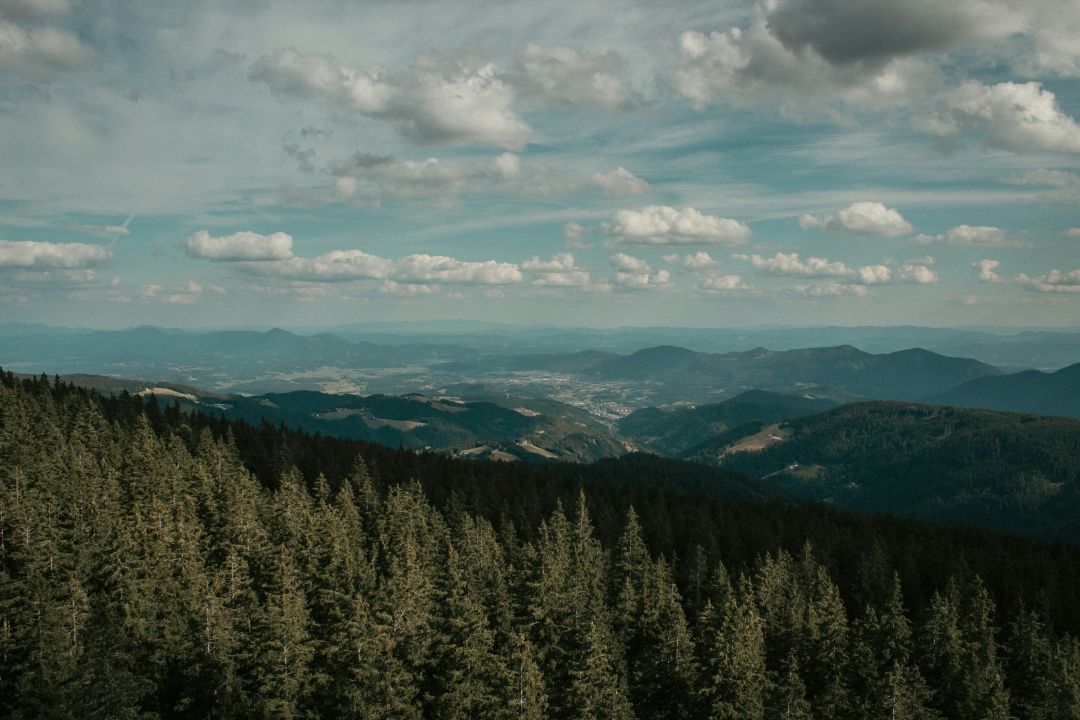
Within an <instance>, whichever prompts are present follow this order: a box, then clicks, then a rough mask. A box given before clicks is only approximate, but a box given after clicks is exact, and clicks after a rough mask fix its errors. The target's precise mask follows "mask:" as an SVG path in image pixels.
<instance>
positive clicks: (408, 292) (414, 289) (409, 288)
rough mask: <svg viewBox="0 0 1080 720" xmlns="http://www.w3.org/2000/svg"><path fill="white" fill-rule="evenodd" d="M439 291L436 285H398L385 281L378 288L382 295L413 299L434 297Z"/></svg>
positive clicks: (391, 281)
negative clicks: (417, 296) (424, 296)
mask: <svg viewBox="0 0 1080 720" xmlns="http://www.w3.org/2000/svg"><path fill="white" fill-rule="evenodd" d="M440 291H441V288H440V287H439V286H438V285H424V284H420V283H398V282H394V281H393V280H386V281H385V282H383V284H382V285H380V286H379V292H381V293H383V294H384V295H401V296H405V297H413V296H416V295H435V294H437V293H439V292H440Z"/></svg>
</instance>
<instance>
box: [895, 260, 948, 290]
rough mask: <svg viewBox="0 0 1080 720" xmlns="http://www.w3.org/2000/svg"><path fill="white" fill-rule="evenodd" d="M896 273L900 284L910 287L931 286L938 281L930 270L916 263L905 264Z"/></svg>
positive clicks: (936, 276)
mask: <svg viewBox="0 0 1080 720" xmlns="http://www.w3.org/2000/svg"><path fill="white" fill-rule="evenodd" d="M896 272H897V275H898V276H899V278H900V280H901V281H902V282H905V283H909V284H912V285H931V284H933V283H936V282H937V281H938V280H939V279H940V278H939V276H938V274H937V273H936V272H934V271H933V270H932V269H930V268H929V267H927V266H926V265H923V264H918V263H905V264H903V265H901V266H900V267H898V268H897V269H896Z"/></svg>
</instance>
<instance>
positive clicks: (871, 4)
mask: <svg viewBox="0 0 1080 720" xmlns="http://www.w3.org/2000/svg"><path fill="white" fill-rule="evenodd" d="M766 19H767V22H768V26H769V28H770V30H771V31H772V32H773V33H774V34H775V36H776V37H777V39H779V40H780V42H781V43H783V45H784V47H786V48H788V49H789V50H791V51H794V52H801V51H804V50H807V49H811V50H813V51H814V52H815V53H816V54H817V55H818V56H820V57H821V58H824V59H825V60H826V61H828V62H830V63H832V64H836V65H848V64H853V63H861V64H865V65H868V66H871V67H878V66H880V65H882V64H884V63H886V62H888V61H889V60H891V59H893V58H895V57H900V56H904V55H912V54H915V53H917V52H922V51H927V50H942V49H945V48H948V47H949V46H951V45H954V44H955V43H957V42H958V41H960V40H962V39H965V38H967V37H970V36H971V35H972V34H973V31H974V29H975V25H976V23H975V18H974V17H973V16H972V13H970V11H969V9H968V4H967V3H962V2H959V3H940V2H936V1H935V0H894V1H893V2H888V3H882V2H879V0H843V1H838V0H779V1H777V2H772V3H769V10H768V13H767V15H766Z"/></svg>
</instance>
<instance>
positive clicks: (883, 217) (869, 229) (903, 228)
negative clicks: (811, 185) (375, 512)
mask: <svg viewBox="0 0 1080 720" xmlns="http://www.w3.org/2000/svg"><path fill="white" fill-rule="evenodd" d="M799 225H800V226H801V227H802V228H803V229H808V228H821V229H823V230H825V231H827V232H834V233H846V234H848V235H880V236H885V237H896V236H898V235H906V234H908V233H909V232H911V230H912V227H911V223H909V222H908V221H907V220H905V219H904V217H903V216H902V215H901V214H900V213H899V211H897V210H894V209H893V208H889V207H886V206H885V205H884V204H883V203H880V202H855V203H852V204H851V205H849V206H848V207H846V208H844V209H843V210H840V211H839V212H837V213H836V214H834V215H809V214H806V215H802V216H800V217H799Z"/></svg>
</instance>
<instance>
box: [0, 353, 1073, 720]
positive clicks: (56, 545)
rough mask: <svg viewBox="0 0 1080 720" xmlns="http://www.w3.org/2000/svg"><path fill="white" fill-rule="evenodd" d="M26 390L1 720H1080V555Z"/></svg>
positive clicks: (0, 497)
mask: <svg viewBox="0 0 1080 720" xmlns="http://www.w3.org/2000/svg"><path fill="white" fill-rule="evenodd" d="M2 380H3V382H2V383H0V479H2V487H0V715H2V716H4V717H11V718H46V717H47V718H65V717H70V718H97V717H101V718H106V717H109V718H136V717H138V718H205V717H222V718H224V717H244V718H246V717H259V718H262V717H266V718H271V717H273V718H299V717H357V718H556V719H560V720H562V719H567V720H568V719H570V718H582V719H585V718H590V719H591V718H606V719H629V718H639V719H642V720H644V719H646V718H650V719H651V718H672V719H675V718H750V719H758V718H770V719H772V718H789V719H794V718H852V719H855V718H893V719H900V718H959V719H965V720H967V719H970V720H975V719H984V718H986V719H994V720H997V719H1001V720H1005V719H1006V718H1018V719H1019V720H1028V719H1036V718H1037V719H1040V720H1050V719H1054V720H1057V719H1063V718H1078V717H1080V642H1078V641H1077V639H1076V636H1077V632H1078V631H1080V607H1078V605H1080V603H1078V602H1077V599H1078V598H1080V551H1078V550H1077V549H1075V548H1073V547H1070V546H1064V545H1050V544H1041V543H1036V542H1033V541H1028V540H1022V539H1018V538H1013V537H1010V536H1007V535H1003V534H996V533H992V532H988V531H981V530H975V529H970V528H962V527H946V526H936V525H928V524H923V523H920V522H918V521H915V520H909V519H898V518H889V517H884V516H871V515H857V514H851V513H845V512H842V511H839V510H835V509H830V508H827V507H824V506H821V505H808V504H807V505H797V504H789V503H784V502H781V501H779V500H775V499H770V498H768V497H766V496H765V495H764V494H763V490H762V488H761V487H760V486H759V485H758V484H757V483H756V482H755V481H754V480H752V479H749V478H747V477H744V476H740V475H738V474H735V473H732V472H730V471H725V470H721V469H716V468H707V467H703V466H697V465H692V464H689V463H682V462H677V461H671V460H663V459H659V458H652V457H647V456H630V457H628V458H625V459H622V460H617V461H605V462H600V463H596V464H593V465H587V466H563V465H551V466H542V465H535V466H510V465H505V464H491V463H476V462H467V461H454V460H450V459H447V458H444V457H439V456H434V455H428V454H417V453H415V452H411V451H404V450H393V449H390V448H384V447H379V446H376V445H368V444H364V443H359V442H351V441H345V440H340V439H333V438H325V437H319V436H311V435H306V434H302V433H296V432H290V431H288V430H286V429H284V428H281V427H273V426H270V425H262V426H254V425H248V424H244V423H239V422H228V421H225V420H222V419H220V418H213V417H209V416H203V415H198V414H194V415H189V414H184V413H181V412H180V410H179V409H178V408H177V407H175V406H173V407H161V406H159V405H158V404H157V402H156V401H154V400H153V399H151V400H150V401H149V403H147V402H144V401H143V400H142V399H140V398H135V397H131V396H128V395H126V394H121V395H118V396H104V395H99V394H96V393H94V392H90V391H86V390H82V389H79V388H76V387H73V386H71V385H67V384H64V383H60V382H58V381H55V380H50V379H49V378H46V377H41V378H36V379H30V380H22V379H17V378H15V377H14V376H12V375H11V374H9V373H8V374H2Z"/></svg>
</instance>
